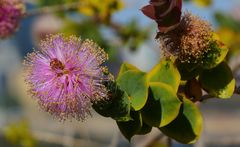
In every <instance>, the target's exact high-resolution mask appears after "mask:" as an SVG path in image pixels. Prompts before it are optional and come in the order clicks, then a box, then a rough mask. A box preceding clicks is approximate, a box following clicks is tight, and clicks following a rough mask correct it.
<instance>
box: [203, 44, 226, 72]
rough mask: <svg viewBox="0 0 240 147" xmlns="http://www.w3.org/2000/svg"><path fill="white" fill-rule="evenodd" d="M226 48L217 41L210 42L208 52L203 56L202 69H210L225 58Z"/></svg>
mask: <svg viewBox="0 0 240 147" xmlns="http://www.w3.org/2000/svg"><path fill="white" fill-rule="evenodd" d="M227 53H228V48H227V46H226V45H224V44H223V43H222V42H221V41H219V40H214V41H212V43H211V45H210V50H209V51H208V52H207V53H206V54H205V55H204V57H203V59H202V61H203V63H202V67H203V68H205V69H211V68H214V67H216V66H217V65H218V64H220V63H221V62H222V61H223V60H224V59H225V57H226V55H227Z"/></svg>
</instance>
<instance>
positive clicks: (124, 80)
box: [117, 70, 148, 111]
mask: <svg viewBox="0 0 240 147" xmlns="http://www.w3.org/2000/svg"><path fill="white" fill-rule="evenodd" d="M117 82H118V84H119V86H120V87H121V89H123V90H125V91H126V92H127V94H128V96H129V99H130V102H131V106H132V107H133V109H134V110H136V111H137V110H140V109H141V108H143V106H144V105H145V103H146V101H147V95H148V82H147V76H146V74H145V73H144V72H141V71H136V70H129V71H126V72H125V73H123V74H122V75H119V77H118V79H117Z"/></svg>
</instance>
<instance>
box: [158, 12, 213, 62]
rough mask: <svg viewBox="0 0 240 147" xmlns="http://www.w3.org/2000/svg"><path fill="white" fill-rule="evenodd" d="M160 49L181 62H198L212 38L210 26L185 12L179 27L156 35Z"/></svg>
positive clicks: (207, 49) (206, 50)
mask: <svg viewBox="0 0 240 147" xmlns="http://www.w3.org/2000/svg"><path fill="white" fill-rule="evenodd" d="M158 37H159V40H160V43H161V45H162V48H163V49H165V50H166V51H167V52H170V53H171V54H173V55H176V56H177V57H178V58H179V60H180V61H182V62H198V61H199V60H201V59H202V58H203V56H204V55H205V53H206V52H208V51H209V49H210V48H209V46H210V45H211V41H212V38H213V30H212V28H211V25H210V24H209V23H208V22H207V21H204V20H202V19H201V18H200V17H198V16H194V15H192V14H191V13H189V12H186V13H185V14H184V16H183V17H182V19H181V21H180V24H179V26H178V27H177V28H176V29H174V30H172V31H169V32H167V33H160V34H159V35H158Z"/></svg>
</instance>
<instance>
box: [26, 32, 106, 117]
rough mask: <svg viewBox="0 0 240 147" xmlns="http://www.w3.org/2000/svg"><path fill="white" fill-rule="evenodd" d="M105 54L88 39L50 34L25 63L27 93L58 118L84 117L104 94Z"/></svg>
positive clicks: (104, 96)
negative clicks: (103, 65) (103, 64)
mask: <svg viewBox="0 0 240 147" xmlns="http://www.w3.org/2000/svg"><path fill="white" fill-rule="evenodd" d="M106 59H107V54H106V53H105V52H104V51H103V50H102V49H101V48H99V47H98V46H97V45H96V44H95V43H93V42H92V41H90V40H84V41H82V40H81V39H79V38H77V37H76V36H70V37H65V36H63V35H61V34H58V35H50V36H48V37H47V38H46V39H45V40H44V41H42V42H41V44H40V50H39V51H35V52H33V53H31V54H29V55H28V56H27V57H26V60H25V62H24V64H25V67H26V77H25V78H26V82H27V83H28V85H29V87H30V89H29V90H30V93H31V94H32V96H33V97H34V98H36V99H37V101H38V102H39V104H40V106H41V107H42V108H43V109H44V110H45V111H47V112H49V113H50V114H52V115H54V116H55V117H57V118H60V119H66V118H69V117H70V118H76V119H77V120H84V118H86V117H87V116H88V115H89V114H90V108H91V106H92V103H95V102H97V101H99V100H102V99H104V98H106V97H107V90H106V87H105V86H104V85H103V81H104V80H108V78H109V77H108V76H106V75H105V70H106V69H105V68H104V67H102V66H101V64H102V63H103V62H104V61H105V60H106Z"/></svg>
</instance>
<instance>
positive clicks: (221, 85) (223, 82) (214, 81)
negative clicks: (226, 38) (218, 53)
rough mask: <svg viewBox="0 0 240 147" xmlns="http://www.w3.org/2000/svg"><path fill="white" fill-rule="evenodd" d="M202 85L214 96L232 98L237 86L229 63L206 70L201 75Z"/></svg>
mask: <svg viewBox="0 0 240 147" xmlns="http://www.w3.org/2000/svg"><path fill="white" fill-rule="evenodd" d="M199 81H200V83H201V85H202V87H203V88H204V89H205V90H206V91H207V92H208V93H209V94H210V95H211V96H213V97H218V98H230V97H231V96H232V95H233V92H234V88H235V79H234V78H233V75H232V71H231V69H230V68H229V67H228V65H227V63H225V62H222V63H221V64H219V65H218V66H217V67H215V68H213V69H210V70H204V71H203V72H202V73H201V74H200V77H199Z"/></svg>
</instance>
